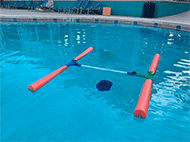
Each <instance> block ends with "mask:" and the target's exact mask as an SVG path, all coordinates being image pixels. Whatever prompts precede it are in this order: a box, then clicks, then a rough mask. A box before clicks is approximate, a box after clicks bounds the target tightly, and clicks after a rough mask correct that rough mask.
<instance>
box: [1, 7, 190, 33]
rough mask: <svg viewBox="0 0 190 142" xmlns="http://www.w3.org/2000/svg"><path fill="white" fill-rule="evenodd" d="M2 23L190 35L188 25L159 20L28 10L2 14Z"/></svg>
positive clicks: (189, 24)
mask: <svg viewBox="0 0 190 142" xmlns="http://www.w3.org/2000/svg"><path fill="white" fill-rule="evenodd" d="M1 10H2V9H1ZM21 12H22V13H21ZM23 12H25V13H23ZM2 21H6V22H8V21H12V22H22V21H25V22H33V21H35V22H81V23H83V22H87V23H114V24H128V25H138V26H148V27H155V28H166V29H172V30H177V31H183V32H189V33H190V23H184V22H180V21H171V20H165V19H160V18H141V17H126V16H103V15H81V14H65V13H55V12H37V11H28V10H9V11H8V12H3V14H0V22H2Z"/></svg>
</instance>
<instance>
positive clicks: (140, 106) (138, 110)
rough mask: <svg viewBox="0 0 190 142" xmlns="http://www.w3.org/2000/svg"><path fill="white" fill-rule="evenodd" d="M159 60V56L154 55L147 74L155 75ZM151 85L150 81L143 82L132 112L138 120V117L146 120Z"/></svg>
mask: <svg viewBox="0 0 190 142" xmlns="http://www.w3.org/2000/svg"><path fill="white" fill-rule="evenodd" d="M159 60H160V55H159V54H155V55H154V58H153V60H152V63H151V65H150V68H149V70H148V73H149V74H155V73H156V68H157V66H158V62H159ZM152 84H153V81H152V79H146V80H145V82H144V85H143V88H142V90H141V93H140V96H139V99H138V102H137V105H136V107H135V110H134V115H135V116H136V117H138V118H139V117H140V118H146V116H147V111H148V106H149V101H150V96H151V91H152Z"/></svg>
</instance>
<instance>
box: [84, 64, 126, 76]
mask: <svg viewBox="0 0 190 142" xmlns="http://www.w3.org/2000/svg"><path fill="white" fill-rule="evenodd" d="M81 67H85V68H91V69H97V70H103V71H110V72H116V73H123V74H127V72H126V71H119V70H113V69H106V68H100V67H94V66H89V65H81Z"/></svg>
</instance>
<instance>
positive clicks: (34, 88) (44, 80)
mask: <svg viewBox="0 0 190 142" xmlns="http://www.w3.org/2000/svg"><path fill="white" fill-rule="evenodd" d="M92 50H93V48H92V47H89V48H88V49H86V50H85V51H84V52H83V53H81V54H80V55H78V56H77V57H76V58H74V59H73V60H72V61H71V63H73V64H74V63H75V62H76V61H78V60H79V59H81V58H82V57H84V56H85V55H86V54H88V53H89V52H91V51H92ZM69 66H70V64H67V65H64V66H62V67H60V68H59V69H57V70H55V71H54V72H52V73H50V74H48V75H46V76H45V77H43V78H41V79H40V80H38V81H36V82H34V83H32V84H31V85H29V86H28V90H30V91H31V92H35V91H37V90H38V89H39V88H41V87H42V86H44V85H45V84H46V83H48V82H49V81H50V80H52V79H53V78H54V77H56V76H57V75H59V74H60V73H62V72H63V71H64V70H66V69H67V68H68V67H69Z"/></svg>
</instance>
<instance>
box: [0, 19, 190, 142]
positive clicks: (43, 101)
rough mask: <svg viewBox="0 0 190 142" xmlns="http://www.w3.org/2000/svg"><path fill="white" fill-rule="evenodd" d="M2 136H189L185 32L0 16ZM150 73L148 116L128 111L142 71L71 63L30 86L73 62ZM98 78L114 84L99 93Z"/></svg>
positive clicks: (44, 138)
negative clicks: (157, 57)
mask: <svg viewBox="0 0 190 142" xmlns="http://www.w3.org/2000/svg"><path fill="white" fill-rule="evenodd" d="M0 34H1V36H0V37H1V40H0V45H1V53H0V59H1V62H0V63H1V64H0V66H1V68H0V69H1V70H0V71H1V73H0V74H1V85H0V89H1V140H2V141H189V139H190V135H189V133H190V130H189V128H190V123H189V122H190V115H189V113H190V93H189V91H190V89H189V87H190V53H189V52H190V47H189V38H190V36H189V33H185V32H179V31H174V30H168V29H160V28H151V27H143V26H141V27H138V26H131V25H122V24H121V25H119V24H99V23H94V24H92V23H53V22H52V23H48V22H30V23H27V22H1V23H0ZM90 46H92V47H93V48H94V50H93V51H92V52H90V53H89V54H88V55H86V56H85V57H84V58H82V59H81V60H79V62H78V63H80V64H85V65H91V66H98V67H104V68H110V69H117V70H123V71H136V72H138V73H142V74H147V71H148V69H149V66H150V63H151V61H152V59H153V56H154V54H156V53H158V54H160V56H161V59H160V62H159V64H158V68H157V72H156V74H155V75H154V77H153V89H152V95H151V99H150V104H149V109H148V114H147V117H146V119H139V118H136V117H135V116H134V115H133V112H134V109H135V106H136V104H137V101H138V97H139V94H140V91H141V89H142V86H143V83H144V81H145V79H144V78H140V77H133V76H127V75H124V74H119V73H113V72H107V71H98V70H93V69H88V68H82V67H69V69H67V70H65V71H64V72H63V73H62V74H60V75H58V76H57V77H56V78H54V79H53V80H52V81H50V82H49V83H48V84H46V85H45V86H43V87H42V88H41V89H39V90H38V91H36V92H35V93H32V92H30V91H28V89H27V88H28V85H30V84H31V83H33V82H35V81H37V80H38V79H40V78H42V77H43V76H45V75H47V74H49V73H51V72H53V71H54V70H56V69H58V68H59V67H61V66H62V65H64V64H67V63H68V62H70V61H71V60H72V59H73V58H75V57H76V56H78V55H79V54H80V53H82V52H83V51H84V50H86V49H87V48H88V47H90ZM101 80H109V81H111V82H112V83H113V85H112V88H111V90H110V91H105V92H100V91H98V90H97V89H96V84H97V83H98V82H99V81H101Z"/></svg>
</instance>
